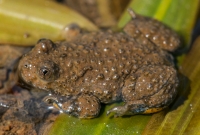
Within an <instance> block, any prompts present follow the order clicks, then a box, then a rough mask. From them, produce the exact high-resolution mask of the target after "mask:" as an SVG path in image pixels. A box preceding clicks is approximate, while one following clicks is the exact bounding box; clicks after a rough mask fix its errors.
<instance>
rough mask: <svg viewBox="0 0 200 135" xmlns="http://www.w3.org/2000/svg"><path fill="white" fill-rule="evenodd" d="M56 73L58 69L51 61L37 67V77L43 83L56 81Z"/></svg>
mask: <svg viewBox="0 0 200 135" xmlns="http://www.w3.org/2000/svg"><path fill="white" fill-rule="evenodd" d="M58 72H59V69H58V67H57V66H56V64H54V63H53V62H51V61H46V62H44V63H42V64H40V65H39V67H38V75H39V77H40V78H41V79H43V80H45V81H53V80H55V79H57V78H58V75H59V74H58Z"/></svg>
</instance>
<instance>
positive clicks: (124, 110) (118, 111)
mask: <svg viewBox="0 0 200 135" xmlns="http://www.w3.org/2000/svg"><path fill="white" fill-rule="evenodd" d="M163 109H164V108H148V107H144V106H138V105H137V107H135V108H134V109H133V108H132V107H128V106H127V105H124V106H117V107H114V108H112V109H110V110H109V111H107V115H109V114H110V113H114V117H120V116H123V115H136V114H151V113H155V112H159V111H161V110H163Z"/></svg>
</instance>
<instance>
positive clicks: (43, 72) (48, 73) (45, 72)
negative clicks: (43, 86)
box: [39, 67, 52, 80]
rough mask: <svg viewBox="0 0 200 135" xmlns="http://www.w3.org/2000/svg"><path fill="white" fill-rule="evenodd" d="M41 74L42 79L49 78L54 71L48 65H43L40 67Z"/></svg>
mask: <svg viewBox="0 0 200 135" xmlns="http://www.w3.org/2000/svg"><path fill="white" fill-rule="evenodd" d="M39 75H40V77H41V78H42V79H44V80H48V79H50V78H51V75H52V72H51V70H49V69H48V68H46V67H42V68H40V69H39Z"/></svg>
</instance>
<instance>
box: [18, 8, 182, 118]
mask: <svg viewBox="0 0 200 135" xmlns="http://www.w3.org/2000/svg"><path fill="white" fill-rule="evenodd" d="M130 13H131V15H132V20H131V21H130V22H129V23H128V24H127V25H126V26H125V27H124V29H123V32H118V33H114V32H111V31H100V32H90V33H89V32H88V33H79V34H76V37H74V38H72V39H71V40H69V41H63V42H55V43H54V42H52V41H51V40H49V39H40V40H39V41H38V42H37V44H36V45H35V47H34V48H33V49H32V50H31V51H30V52H29V53H27V54H25V55H24V56H23V57H22V58H21V60H20V63H19V65H18V75H19V78H20V80H21V82H23V84H24V85H28V86H30V87H33V88H37V89H41V90H46V91H50V92H52V93H53V94H54V95H60V96H63V97H68V98H67V99H68V100H63V101H59V102H62V105H60V106H59V108H61V109H62V110H63V111H64V112H65V113H68V114H71V115H73V116H77V117H79V118H94V117H97V116H98V115H99V112H100V108H101V103H103V104H109V103H114V102H118V101H123V102H124V104H123V105H121V106H116V107H114V108H112V109H110V110H109V111H108V112H107V114H110V113H113V114H115V116H124V115H135V114H148V113H154V112H158V111H160V110H162V109H163V108H165V107H167V106H168V105H169V104H170V103H171V102H172V101H173V100H174V98H175V96H176V93H177V86H178V83H179V80H178V77H177V71H176V69H175V67H174V62H173V56H172V55H171V54H170V53H169V52H173V51H175V50H176V49H177V48H178V47H179V45H180V40H179V37H178V35H177V34H176V33H175V32H174V31H173V30H171V29H170V28H168V27H167V26H165V25H164V24H162V23H161V22H158V21H157V20H155V19H152V18H148V17H143V16H140V15H138V14H135V13H134V12H133V11H130ZM52 98H53V97H52ZM55 100H56V101H57V100H58V99H55Z"/></svg>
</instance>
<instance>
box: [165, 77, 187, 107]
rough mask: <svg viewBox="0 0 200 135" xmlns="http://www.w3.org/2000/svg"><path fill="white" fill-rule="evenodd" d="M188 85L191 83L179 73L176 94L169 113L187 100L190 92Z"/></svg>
mask: <svg viewBox="0 0 200 135" xmlns="http://www.w3.org/2000/svg"><path fill="white" fill-rule="evenodd" d="M190 84H191V81H190V80H189V78H188V77H186V76H185V75H183V74H181V73H179V86H178V93H177V96H176V98H175V100H174V101H173V102H172V103H171V105H170V106H169V108H170V111H173V110H176V109H177V108H178V107H179V106H181V105H183V104H184V102H185V101H186V100H187V99H188V96H189V94H190V92H191V87H190Z"/></svg>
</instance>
